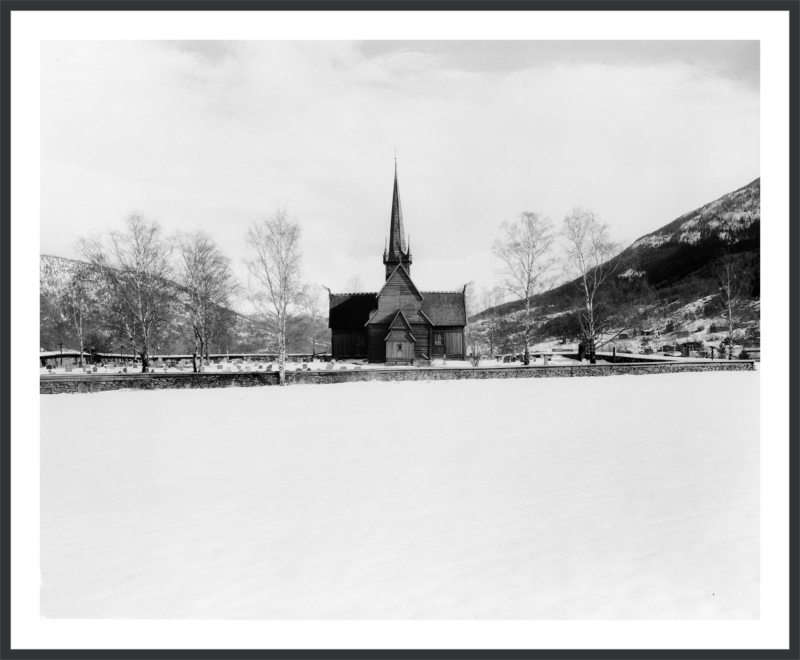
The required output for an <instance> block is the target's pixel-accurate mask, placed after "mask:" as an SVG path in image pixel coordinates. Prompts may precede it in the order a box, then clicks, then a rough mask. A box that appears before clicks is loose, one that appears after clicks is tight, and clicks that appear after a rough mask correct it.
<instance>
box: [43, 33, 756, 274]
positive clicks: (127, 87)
mask: <svg viewBox="0 0 800 660" xmlns="http://www.w3.org/2000/svg"><path fill="white" fill-rule="evenodd" d="M551 43H555V44H556V45H555V46H554V47H553V48H554V49H555V50H553V52H552V53H551V54H550V56H549V59H548V60H547V64H546V65H545V64H541V65H538V66H521V65H519V64H513V61H514V58H513V57H511V55H510V54H513V53H514V52H515V51H514V49H513V48H510V47H509V46H508V45H507V44H498V43H496V42H491V43H489V44H485V43H484V44H480V45H479V46H475V45H474V42H467V43H456V45H454V46H453V47H452V48H451V50H450V51H447V50H446V49H445V50H442V49H441V48H439V49H438V50H437V48H438V47H436V46H435V45H434V46H432V47H431V48H430V49H429V51H423V50H419V49H416V50H415V49H414V48H410V47H406V46H393V47H390V48H383V50H381V49H380V48H377V49H376V48H373V47H367V46H365V44H363V43H360V44H359V43H349V42H234V43H231V42H176V43H166V44H165V43H164V42H46V43H45V44H43V47H42V115H41V116H42V151H41V153H42V161H41V162H42V217H41V223H42V246H41V249H42V252H43V253H50V254H61V255H63V256H75V254H74V252H73V251H72V249H71V246H72V245H73V243H74V241H75V238H76V236H80V235H85V234H86V233H88V232H89V231H90V230H93V229H94V230H102V229H107V228H111V227H116V226H118V225H119V223H120V221H121V220H122V218H123V217H124V216H125V215H127V213H129V212H130V210H131V209H134V208H137V209H140V210H141V211H142V212H143V213H144V214H145V215H148V216H150V217H153V218H156V219H158V220H160V221H161V222H162V223H163V224H164V226H165V228H166V229H167V230H168V231H172V230H175V229H182V230H186V231H191V230H195V229H203V230H206V231H208V232H210V233H211V234H212V235H213V236H214V237H215V238H216V240H217V241H218V242H219V243H220V244H221V246H222V247H223V249H224V250H225V251H226V252H227V253H228V254H229V255H230V256H231V257H232V258H233V259H234V260H235V261H236V263H237V264H238V263H239V262H240V259H241V256H242V255H243V251H244V240H243V238H244V233H245V231H246V229H247V227H248V226H249V225H250V224H251V223H252V222H255V221H258V220H259V219H260V218H262V217H264V216H265V215H268V214H269V213H270V212H271V211H272V210H273V209H274V208H275V207H276V206H277V205H286V206H287V207H288V210H289V213H290V214H292V215H295V216H296V217H297V218H298V219H299V220H300V221H301V223H302V225H303V232H304V237H303V245H304V250H305V269H306V272H307V275H308V277H309V279H311V280H312V281H314V282H317V283H324V284H326V285H327V286H329V287H331V288H333V289H341V288H342V287H343V286H344V284H345V283H346V281H347V279H348V278H349V277H350V276H351V275H352V274H353V273H354V272H361V273H362V277H363V279H364V282H365V286H371V287H373V288H374V287H375V286H378V287H379V285H380V284H381V282H382V276H383V275H382V274H383V266H382V264H381V255H382V252H383V243H384V236H385V235H386V233H387V231H388V227H389V216H390V204H391V193H392V177H393V155H394V150H395V148H396V149H397V155H398V164H399V172H400V190H401V195H402V203H403V209H404V215H405V222H406V231H407V232H408V233H410V234H411V235H412V237H413V245H414V255H415V268H416V265H417V264H418V265H419V268H416V270H415V273H418V274H419V276H420V277H423V276H424V280H423V279H420V281H419V282H418V284H419V286H420V287H421V288H423V289H431V288H455V287H457V286H461V285H463V283H464V282H466V281H469V280H472V279H476V280H479V281H477V284H478V285H479V286H489V285H490V282H485V281H482V280H483V279H486V278H489V277H491V268H490V267H489V266H487V264H484V263H483V262H482V261H481V260H485V259H486V256H485V255H486V250H487V249H488V247H489V246H490V245H491V243H492V241H493V240H494V238H495V237H496V235H497V230H498V227H499V225H500V223H501V222H502V221H503V220H508V219H513V218H514V217H516V216H517V215H518V214H519V213H520V212H522V211H526V210H527V211H539V212H542V213H544V214H545V215H549V216H550V217H551V218H553V220H554V221H556V223H559V222H560V221H561V219H562V218H563V215H564V214H565V213H568V212H569V210H570V209H571V208H572V207H573V206H585V207H589V208H593V209H594V210H595V211H596V212H597V213H598V214H599V215H600V216H601V217H603V219H604V220H605V221H606V222H608V223H609V224H610V225H611V228H612V232H613V233H614V235H615V237H617V238H628V239H630V240H632V239H634V238H636V237H638V236H640V235H642V234H645V233H647V232H649V231H652V230H654V229H656V228H657V227H659V226H661V225H663V224H665V223H666V222H668V221H670V220H672V219H674V218H675V217H677V216H678V215H680V214H682V213H684V212H686V211H689V210H691V209H693V208H695V207H696V206H699V205H701V204H703V203H706V202H708V201H710V200H711V199H714V198H715V197H717V196H719V195H721V194H724V193H726V192H729V191H730V190H733V189H735V188H737V187H739V186H741V185H744V184H745V183H747V182H749V181H751V180H752V179H754V178H756V177H757V176H758V175H759V163H758V154H759V132H758V122H759V106H758V94H757V90H754V89H753V88H752V86H751V85H749V84H743V83H742V80H737V79H734V78H732V77H731V76H728V75H724V73H723V71H722V69H723V68H724V67H722V66H721V65H720V64H719V62H717V63H715V62H716V60H715V59H714V58H715V57H716V56H717V55H718V54H719V53H720V52H721V51H720V50H719V49H714V48H712V49H711V50H712V53H711V54H707V55H703V53H702V49H699V48H695V49H694V50H692V49H691V48H688V47H683V46H681V47H678V48H677V51H676V53H677V54H673V55H672V56H668V55H670V54H669V52H667V51H664V52H663V53H662V54H660V55H659V54H657V53H655V54H651V55H650V56H649V58H644V59H641V58H639V57H638V55H637V53H638V51H636V50H631V49H630V48H629V49H627V50H625V49H622V50H619V49H617V50H614V49H613V48H612V49H610V50H609V54H607V56H606V57H605V58H603V57H598V58H591V57H589V55H588V53H591V52H593V51H592V48H596V47H595V46H591V45H590V46H579V47H578V48H577V51H576V52H577V54H576V55H573V56H571V57H568V56H567V54H565V52H566V51H565V49H566V46H565V45H564V44H562V43H559V42H551ZM570 43H571V44H574V42H570ZM451 45H452V44H451ZM370 48H372V50H370ZM509 48H510V50H509ZM542 48H543V46H541V45H536V46H535V47H533V46H532V47H531V52H533V51H535V52H538V53H547V52H549V51H546V50H544V51H543V50H542ZM635 48H638V49H640V50H641V49H642V48H643V46H636V47H635ZM658 48H661V49H662V50H663V49H664V47H663V46H659V47H658ZM658 48H656V49H655V50H658ZM537 49H538V50H537ZM523 50H524V49H523ZM525 52H528V51H527V50H526V51H525ZM626 53H627V54H626ZM692 53H694V54H692ZM714 53H716V54H717V55H714ZM712 55H713V56H712ZM701 56H702V57H701ZM530 57H532V56H530ZM530 57H529V59H530ZM542 57H543V56H541V57H540V59H542ZM692 57H694V58H695V59H696V60H698V58H699V59H702V62H703V64H702V65H700V64H698V63H696V62H695V63H693V62H692V61H690V60H691V58H692ZM493 58H494V60H497V61H500V63H501V64H502V63H503V62H507V63H508V64H506V65H503V66H501V65H500V64H497V62H494V61H493ZM723 59H724V58H723ZM751 59H752V57H751V58H750V59H748V60H747V61H748V62H749V61H750V60H751ZM524 61H525V60H524V58H523V63H524ZM698 61H699V60H698ZM726 61H728V60H726ZM476 62H477V63H478V64H480V62H483V64H482V65H480V66H479V65H478V64H475V63H476ZM481 66H482V67H483V68H481ZM734 68H735V67H734ZM481 255H483V256H481ZM478 261H481V263H478ZM426 264H428V265H430V267H428V265H426ZM476 272H480V273H482V275H481V278H477V277H476V276H475V273H476ZM415 277H416V275H415ZM370 282H372V284H369V283H370Z"/></svg>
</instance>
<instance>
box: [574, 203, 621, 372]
mask: <svg viewBox="0 0 800 660" xmlns="http://www.w3.org/2000/svg"><path fill="white" fill-rule="evenodd" d="M562 236H563V237H564V239H565V241H566V244H567V246H566V259H567V266H568V268H570V269H571V270H572V271H573V272H574V271H577V273H578V278H577V280H576V285H577V286H578V289H579V290H580V291H581V293H582V298H583V309H582V310H581V314H580V322H581V329H582V331H583V337H584V341H585V342H586V350H587V354H588V356H589V361H590V362H591V363H592V364H594V363H595V362H596V355H595V352H596V350H597V346H596V345H597V342H598V338H599V337H600V336H601V333H602V329H601V324H600V316H599V314H598V311H599V310H598V302H599V298H598V292H599V291H600V289H601V287H603V285H604V284H605V283H606V282H607V281H608V279H609V278H610V277H611V276H612V275H613V274H614V273H615V272H616V270H617V267H618V265H619V260H617V259H615V257H616V256H618V255H619V253H620V251H621V246H620V245H619V244H617V243H613V242H612V241H611V240H610V239H609V237H608V226H607V225H604V224H601V223H600V222H599V221H598V220H597V218H596V217H595V215H594V213H592V212H590V211H584V210H583V209H580V208H576V209H573V211H572V214H571V215H568V216H567V217H565V218H564V227H563V230H562Z"/></svg>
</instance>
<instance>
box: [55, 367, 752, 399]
mask: <svg viewBox="0 0 800 660" xmlns="http://www.w3.org/2000/svg"><path fill="white" fill-rule="evenodd" d="M754 370H755V365H754V361H753V360H733V361H718V362H690V361H685V360H684V361H681V362H656V363H647V364H642V363H638V364H593V365H590V364H581V365H574V366H548V367H543V366H531V367H478V368H474V369H464V368H460V369H447V368H441V367H433V368H421V369H420V368H418V369H355V370H353V369H347V370H344V369H337V370H332V371H298V372H294V373H292V372H288V373H287V380H288V383H289V384H300V385H304V384H316V385H322V384H327V383H352V382H360V381H412V380H464V379H470V378H471V379H476V378H477V379H481V380H482V379H486V378H572V377H580V376H614V375H646V374H665V373H678V372H684V371H754ZM277 384H278V373H277V372H274V371H272V372H250V373H247V372H245V373H219V374H215V373H199V374H195V373H164V374H158V373H154V374H66V375H57V376H53V375H41V376H40V377H39V393H40V394H59V393H75V392H104V391H107V390H122V389H134V390H161V389H185V388H205V387H261V386H264V385H277Z"/></svg>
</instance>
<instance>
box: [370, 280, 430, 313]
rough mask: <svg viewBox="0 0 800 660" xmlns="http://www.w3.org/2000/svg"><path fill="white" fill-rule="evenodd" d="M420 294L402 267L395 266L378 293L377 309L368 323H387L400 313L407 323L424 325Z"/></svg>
mask: <svg viewBox="0 0 800 660" xmlns="http://www.w3.org/2000/svg"><path fill="white" fill-rule="evenodd" d="M421 308H422V294H421V293H420V292H419V289H417V287H416V286H415V285H414V282H413V281H412V280H411V277H410V276H409V274H408V273H407V272H406V270H405V268H403V266H402V265H400V266H397V267H396V268H395V269H394V271H393V272H392V274H391V275H390V276H389V279H388V280H386V284H384V285H383V288H382V289H381V290H380V292H379V293H378V309H377V311H376V312H375V314H374V315H373V316H372V318H371V319H370V320H369V323H371V324H372V323H389V322H390V321H392V320H393V318H394V316H395V314H396V313H397V312H398V311H402V312H403V314H404V316H405V319H406V320H407V321H408V322H409V323H425V322H426V321H425V318H424V317H423V316H421V315H420V313H419V312H420V310H421Z"/></svg>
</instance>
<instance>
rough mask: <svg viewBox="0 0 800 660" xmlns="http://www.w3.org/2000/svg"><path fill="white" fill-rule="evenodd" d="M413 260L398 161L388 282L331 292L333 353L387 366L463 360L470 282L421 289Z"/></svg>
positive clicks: (386, 256) (387, 257) (385, 254)
mask: <svg viewBox="0 0 800 660" xmlns="http://www.w3.org/2000/svg"><path fill="white" fill-rule="evenodd" d="M411 262H412V258H411V247H410V245H409V244H408V241H407V240H406V235H405V230H404V227H403V210H402V207H401V206H400V190H399V188H398V185H397V163H396V162H395V169H394V192H393V195H392V217H391V221H390V224H389V238H388V240H387V242H386V246H385V248H384V251H383V265H384V270H385V275H386V281H385V282H384V284H383V287H382V288H381V290H380V291H378V292H377V293H331V294H330V314H329V317H328V327H329V328H330V329H331V345H332V346H331V348H332V356H333V358H335V359H366V360H368V361H369V362H381V363H386V364H387V365H413V364H416V363H418V362H420V361H423V362H425V361H428V360H432V359H442V358H447V359H453V360H463V359H464V327H465V326H466V324H467V313H466V306H465V298H464V294H465V290H466V287H465V288H464V289H462V290H461V291H420V290H419V289H418V288H417V286H416V285H415V284H414V281H413V280H412V279H411Z"/></svg>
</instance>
